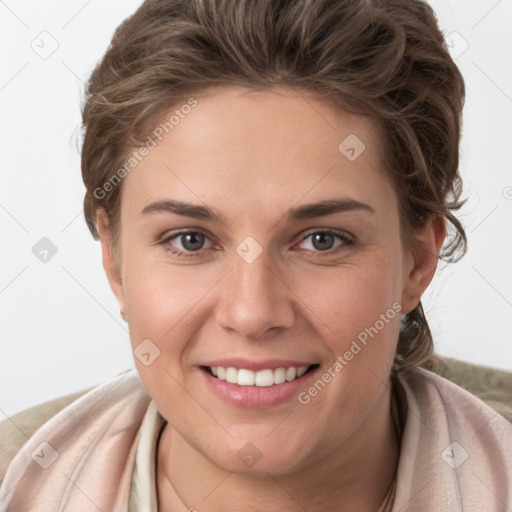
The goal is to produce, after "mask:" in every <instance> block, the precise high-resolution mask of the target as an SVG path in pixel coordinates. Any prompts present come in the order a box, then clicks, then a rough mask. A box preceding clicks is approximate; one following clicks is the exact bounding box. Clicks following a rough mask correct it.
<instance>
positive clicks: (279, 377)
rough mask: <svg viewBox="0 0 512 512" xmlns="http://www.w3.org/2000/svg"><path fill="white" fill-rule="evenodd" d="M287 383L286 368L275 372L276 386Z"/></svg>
mask: <svg viewBox="0 0 512 512" xmlns="http://www.w3.org/2000/svg"><path fill="white" fill-rule="evenodd" d="M285 381H286V368H278V369H277V370H274V384H282V383H283V382H285Z"/></svg>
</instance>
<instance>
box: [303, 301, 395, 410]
mask: <svg viewBox="0 0 512 512" xmlns="http://www.w3.org/2000/svg"><path fill="white" fill-rule="evenodd" d="M401 311H402V305H401V304H400V303H399V302H395V303H393V304H392V306H391V307H390V308H389V309H388V310H387V311H386V312H385V313H382V314H381V315H380V316H379V319H378V320H377V321H376V322H375V323H374V324H373V325H371V326H370V327H366V328H365V329H364V330H363V331H361V332H360V333H359V334H358V335H357V339H354V340H353V341H352V343H351V345H350V347H349V348H348V350H346V351H345V352H344V353H343V355H339V356H337V357H336V361H335V362H334V363H333V364H332V365H331V366H330V367H329V368H327V370H326V371H325V372H324V373H323V374H322V375H321V376H320V377H319V378H318V379H317V380H316V381H315V382H314V384H312V385H311V386H310V387H309V388H308V389H307V390H306V391H301V392H300V393H299V394H298V395H297V399H298V401H299V403H301V404H302V405H306V404H309V402H311V399H312V398H314V397H315V396H317V395H318V394H319V393H320V392H321V391H322V390H323V389H324V388H325V386H326V385H327V384H328V383H329V382H331V381H332V379H334V377H336V375H338V374H339V373H340V372H341V371H342V370H343V369H344V368H345V366H347V365H348V364H349V363H350V361H352V359H354V357H355V356H357V354H359V353H360V352H361V351H362V350H363V348H365V347H366V346H367V345H368V342H369V341H370V339H373V338H374V337H375V336H377V334H379V332H380V331H382V329H384V327H385V326H386V324H388V323H389V322H390V321H391V320H393V319H394V318H395V317H396V315H399V314H400V312H401Z"/></svg>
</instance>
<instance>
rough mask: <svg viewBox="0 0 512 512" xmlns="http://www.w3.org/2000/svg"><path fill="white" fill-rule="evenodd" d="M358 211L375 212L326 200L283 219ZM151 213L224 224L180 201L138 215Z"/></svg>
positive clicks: (359, 204) (150, 207)
mask: <svg viewBox="0 0 512 512" xmlns="http://www.w3.org/2000/svg"><path fill="white" fill-rule="evenodd" d="M358 210H359V211H366V212H369V213H375V210H374V209H373V208H372V207H371V206H370V205H369V204H366V203H362V202H360V201H356V200H355V199H349V198H342V199H327V200H324V201H319V202H317V203H310V204H306V205H302V206H298V207H295V208H291V209H290V210H288V211H287V212H286V215H285V219H286V221H287V222H292V221H297V220H305V219H314V218H316V217H324V216H326V215H333V214H335V213H340V212H350V211H358ZM153 212H168V213H174V214H176V215H183V216H185V217H191V218H194V219H199V220H205V221H211V222H218V223H224V220H223V218H222V215H220V214H219V213H218V212H216V211H215V210H214V209H212V208H208V207H207V206H201V205H195V204H191V203H184V202H182V201H174V200H166V201H155V202H153V203H150V204H148V205H147V206H146V207H144V209H143V210H142V211H141V213H140V214H141V215H142V216H144V215H147V214H149V213H153Z"/></svg>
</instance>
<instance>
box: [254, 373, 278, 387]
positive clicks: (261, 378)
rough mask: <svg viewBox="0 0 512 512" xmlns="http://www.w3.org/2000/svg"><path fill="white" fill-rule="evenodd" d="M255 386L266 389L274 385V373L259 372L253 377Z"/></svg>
mask: <svg viewBox="0 0 512 512" xmlns="http://www.w3.org/2000/svg"><path fill="white" fill-rule="evenodd" d="M254 384H255V385H256V386H261V387H266V386H272V385H273V384H274V372H273V371H272V370H260V371H259V372H256V375H255V377H254Z"/></svg>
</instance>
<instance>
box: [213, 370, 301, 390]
mask: <svg viewBox="0 0 512 512" xmlns="http://www.w3.org/2000/svg"><path fill="white" fill-rule="evenodd" d="M308 368H309V366H301V367H300V368H295V367H290V368H276V369H275V370H270V369H267V370H260V371H258V372H253V371H252V370H246V369H245V368H241V369H240V370H238V369H236V368H234V367H232V366H230V367H229V368H223V367H222V366H212V367H210V369H211V371H212V374H213V375H214V376H216V377H217V378H218V379H219V380H225V381H227V382H229V383H231V384H238V385H239V386H257V387H269V386H273V385H275V384H283V382H286V381H288V382H290V381H292V380H295V379H298V378H299V377H302V375H304V374H305V373H306V371H307V369H308Z"/></svg>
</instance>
